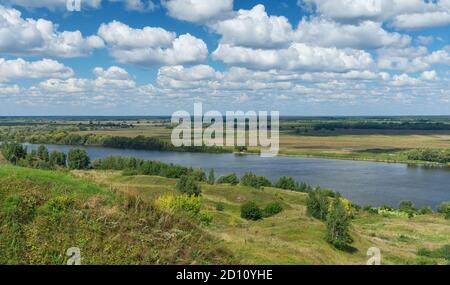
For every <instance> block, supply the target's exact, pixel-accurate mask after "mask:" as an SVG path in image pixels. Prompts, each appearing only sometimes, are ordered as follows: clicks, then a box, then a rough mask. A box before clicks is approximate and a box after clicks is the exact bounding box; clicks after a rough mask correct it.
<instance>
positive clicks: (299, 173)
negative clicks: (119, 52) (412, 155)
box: [26, 144, 450, 207]
mask: <svg viewBox="0 0 450 285" xmlns="http://www.w3.org/2000/svg"><path fill="white" fill-rule="evenodd" d="M26 146H27V147H28V150H32V149H36V148H37V147H38V145H32V144H26ZM47 148H48V149H49V150H50V151H52V150H59V151H64V152H68V151H69V150H70V149H71V148H73V146H64V145H47ZM84 148H85V149H86V150H87V152H88V154H89V156H90V157H91V159H97V158H102V157H106V156H110V155H112V156H132V157H136V158H141V159H149V160H159V161H161V162H164V163H174V164H180V165H185V166H192V167H195V168H203V169H205V170H209V169H211V168H213V169H214V170H215V172H216V177H218V176H220V175H223V174H228V173H231V172H236V173H237V174H239V175H242V174H244V173H245V172H248V171H252V172H254V173H256V174H258V175H263V176H266V177H267V178H269V179H271V180H276V179H277V178H279V177H281V176H292V177H294V178H295V179H296V180H298V181H304V182H306V183H308V184H311V185H318V186H320V187H322V188H330V189H333V190H334V191H338V192H340V193H341V194H342V195H344V196H345V197H347V198H348V199H350V200H351V201H353V202H355V203H357V204H360V205H366V204H370V205H374V206H380V205H385V204H386V205H391V206H397V205H398V203H399V202H400V201H402V200H411V201H413V202H414V203H415V204H416V206H419V207H421V206H432V207H436V206H438V205H439V204H440V203H441V202H443V201H450V168H436V167H426V166H410V165H406V164H394V163H381V162H366V161H350V160H334V159H322V158H302V157H274V158H262V157H260V156H257V155H235V154H229V153H228V154H209V153H180V152H160V151H147V150H129V149H113V148H104V147H84Z"/></svg>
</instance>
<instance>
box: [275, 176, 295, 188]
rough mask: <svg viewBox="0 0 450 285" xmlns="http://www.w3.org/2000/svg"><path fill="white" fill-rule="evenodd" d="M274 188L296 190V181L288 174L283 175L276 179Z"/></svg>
mask: <svg viewBox="0 0 450 285" xmlns="http://www.w3.org/2000/svg"><path fill="white" fill-rule="evenodd" d="M275 188H280V189H286V190H293V191H294V190H296V189H297V188H298V187H297V183H296V182H295V180H294V178H292V177H290V176H283V177H280V179H278V181H277V182H276V183H275Z"/></svg>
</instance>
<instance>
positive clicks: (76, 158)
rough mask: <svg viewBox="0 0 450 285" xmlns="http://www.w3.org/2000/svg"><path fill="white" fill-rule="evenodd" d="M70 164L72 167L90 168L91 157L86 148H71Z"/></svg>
mask: <svg viewBox="0 0 450 285" xmlns="http://www.w3.org/2000/svg"><path fill="white" fill-rule="evenodd" d="M67 158H68V163H67V164H68V166H69V168H70V169H88V168H89V164H90V158H89V156H88V155H87V152H86V150H84V149H80V148H75V149H71V150H70V151H69V154H68V157H67Z"/></svg>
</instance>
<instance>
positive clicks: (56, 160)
mask: <svg viewBox="0 0 450 285" xmlns="http://www.w3.org/2000/svg"><path fill="white" fill-rule="evenodd" d="M66 159H67V157H66V154H65V153H64V152H59V151H56V150H54V151H52V152H51V153H50V158H49V162H50V165H52V166H53V167H65V166H66Z"/></svg>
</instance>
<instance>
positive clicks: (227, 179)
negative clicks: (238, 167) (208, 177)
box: [217, 173, 239, 185]
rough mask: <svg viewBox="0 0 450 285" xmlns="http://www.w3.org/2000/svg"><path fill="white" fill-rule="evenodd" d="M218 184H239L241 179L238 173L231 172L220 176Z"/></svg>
mask: <svg viewBox="0 0 450 285" xmlns="http://www.w3.org/2000/svg"><path fill="white" fill-rule="evenodd" d="M217 184H231V185H237V184H239V179H238V177H237V175H236V173H230V174H228V175H225V176H221V177H219V179H217Z"/></svg>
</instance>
